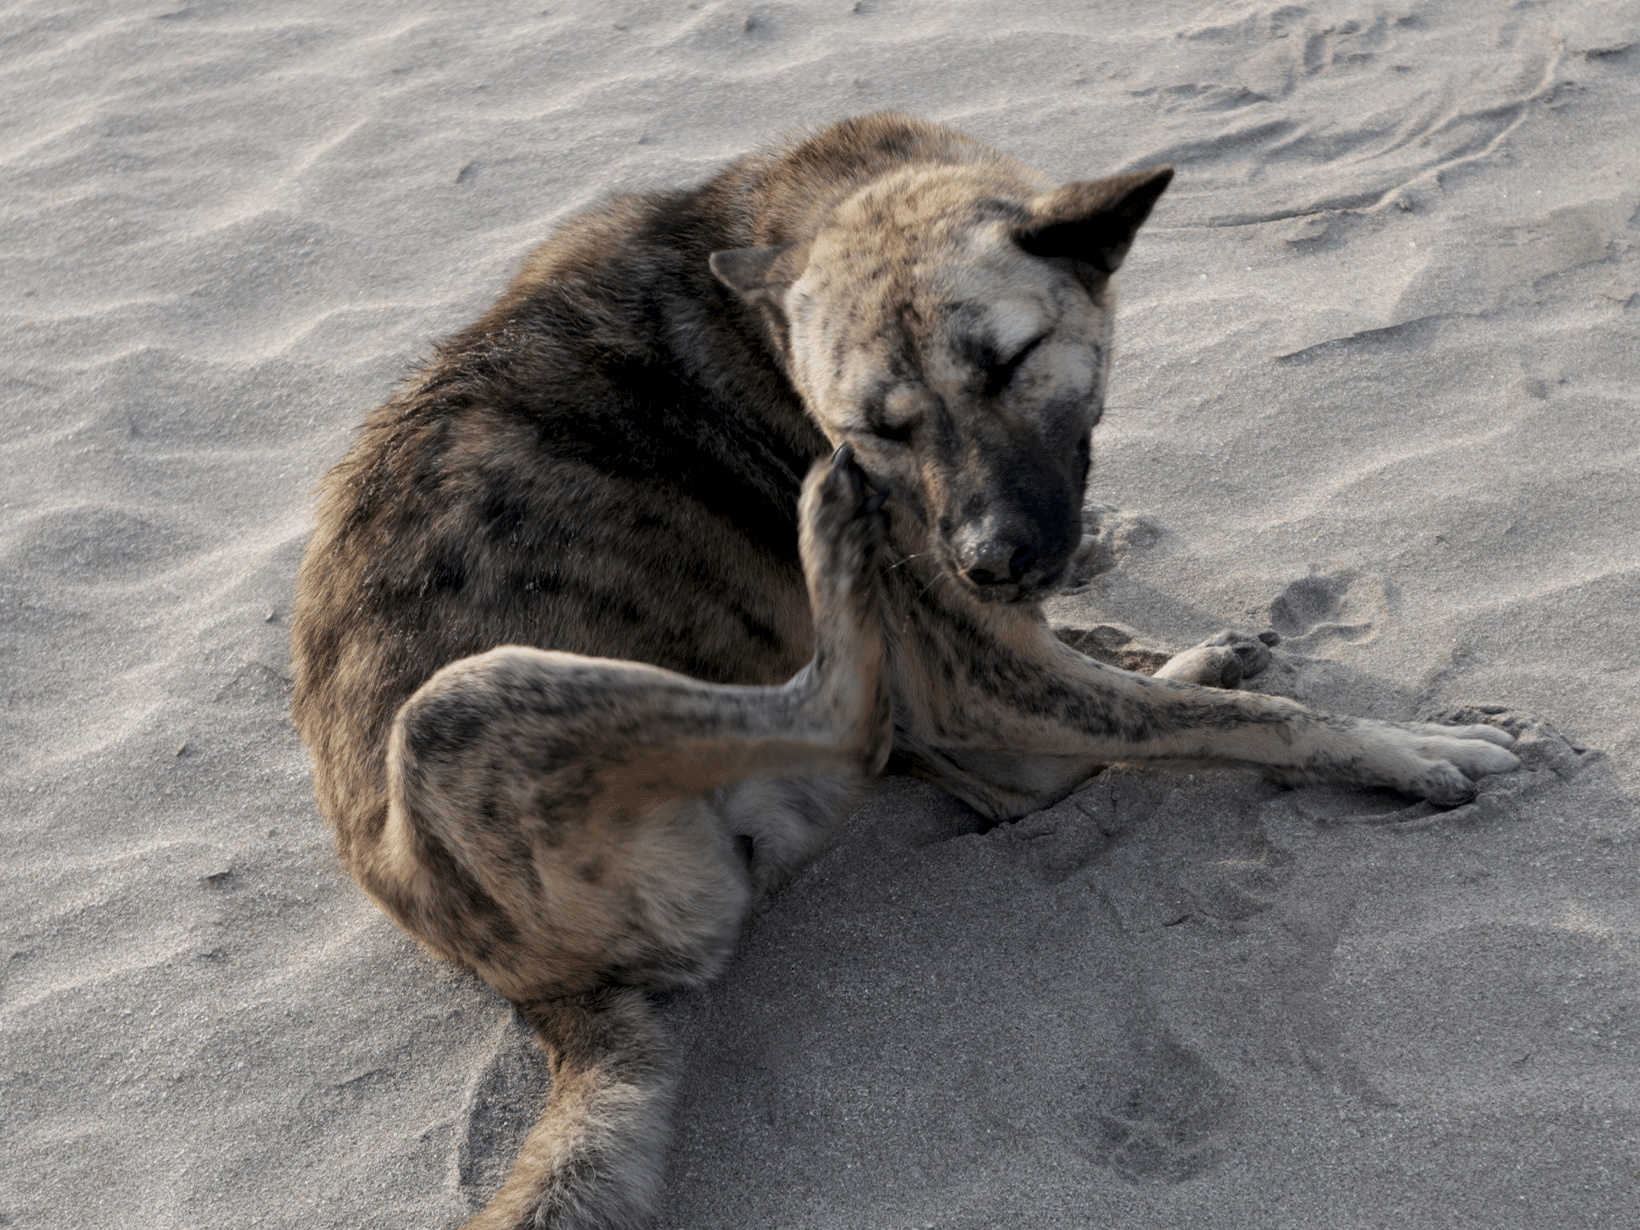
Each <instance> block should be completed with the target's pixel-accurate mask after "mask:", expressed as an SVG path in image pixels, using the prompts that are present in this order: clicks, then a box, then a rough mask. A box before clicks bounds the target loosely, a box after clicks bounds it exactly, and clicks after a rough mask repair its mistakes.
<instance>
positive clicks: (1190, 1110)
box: [1094, 1041, 1232, 1183]
mask: <svg viewBox="0 0 1640 1230" xmlns="http://www.w3.org/2000/svg"><path fill="white" fill-rule="evenodd" d="M1147 1058H1148V1062H1147V1063H1146V1065H1145V1066H1146V1069H1147V1070H1146V1071H1144V1072H1143V1073H1142V1074H1141V1075H1140V1079H1139V1080H1138V1081H1137V1083H1135V1084H1134V1086H1133V1088H1132V1089H1131V1090H1130V1091H1129V1093H1128V1095H1127V1096H1126V1098H1124V1099H1123V1100H1122V1101H1121V1103H1120V1104H1118V1105H1116V1106H1112V1107H1109V1108H1107V1109H1105V1110H1103V1111H1100V1112H1099V1113H1098V1114H1097V1115H1096V1116H1095V1128H1094V1150H1095V1154H1096V1156H1097V1157H1098V1158H1099V1160H1100V1161H1102V1162H1104V1163H1105V1164H1106V1165H1108V1166H1109V1167H1110V1168H1111V1169H1112V1170H1114V1171H1115V1172H1116V1173H1117V1174H1118V1175H1120V1176H1121V1177H1122V1178H1124V1179H1126V1180H1128V1181H1129V1182H1130V1183H1145V1182H1152V1183H1154V1182H1162V1183H1183V1182H1184V1181H1185V1180H1186V1179H1192V1178H1195V1177H1196V1176H1197V1175H1199V1174H1201V1173H1202V1172H1203V1171H1205V1170H1207V1169H1208V1168H1209V1167H1211V1166H1212V1165H1213V1164H1214V1162H1216V1161H1217V1160H1218V1156H1219V1152H1220V1145H1221V1138H1222V1135H1223V1128H1224V1126H1225V1125H1226V1123H1227V1122H1228V1120H1229V1118H1230V1116H1231V1113H1232V1106H1231V1101H1230V1095H1229V1090H1228V1088H1227V1087H1226V1085H1225V1083H1224V1080H1223V1078H1222V1077H1220V1076H1219V1074H1218V1073H1217V1072H1215V1071H1214V1070H1213V1069H1212V1068H1211V1067H1209V1066H1208V1065H1207V1064H1206V1063H1205V1062H1203V1061H1202V1060H1201V1059H1199V1058H1198V1057H1197V1056H1195V1055H1193V1054H1191V1052H1189V1051H1188V1050H1186V1049H1185V1048H1183V1047H1182V1046H1179V1045H1178V1044H1177V1043H1173V1042H1167V1041H1164V1042H1163V1043H1162V1045H1161V1046H1160V1047H1158V1048H1157V1050H1156V1051H1155V1053H1153V1054H1152V1055H1150V1056H1148V1057H1147Z"/></svg>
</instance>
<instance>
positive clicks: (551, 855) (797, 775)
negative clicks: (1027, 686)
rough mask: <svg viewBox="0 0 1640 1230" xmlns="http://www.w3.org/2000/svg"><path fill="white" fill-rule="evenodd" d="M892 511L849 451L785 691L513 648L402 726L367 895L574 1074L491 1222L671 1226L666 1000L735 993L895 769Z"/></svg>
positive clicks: (441, 692)
mask: <svg viewBox="0 0 1640 1230" xmlns="http://www.w3.org/2000/svg"><path fill="white" fill-rule="evenodd" d="M878 503H879V501H878V500H877V498H876V497H873V498H870V499H868V498H866V496H865V492H864V490H863V478H862V476H861V474H860V472H859V470H858V469H857V468H856V467H855V466H854V465H853V464H852V462H851V460H850V457H849V455H848V453H847V452H846V451H844V452H841V453H840V454H839V455H837V456H835V457H834V458H833V459H832V460H831V461H830V462H829V463H822V464H820V465H819V466H817V467H816V469H815V472H814V473H813V474H811V475H810V478H809V480H808V481H807V483H806V484H805V486H804V494H803V500H802V505H801V509H800V529H801V549H802V553H803V561H804V570H805V575H806V578H807V580H808V584H809V592H810V601H811V603H812V609H813V611H814V620H815V645H816V649H815V656H814V659H813V660H812V661H811V662H810V663H809V665H808V666H806V667H805V668H804V669H803V670H802V671H800V672H799V673H798V674H797V675H796V677H794V678H793V679H792V680H791V681H790V682H788V683H786V684H784V685H782V686H780V687H727V686H721V685H714V684H707V683H702V682H700V681H698V680H694V679H689V678H687V677H685V676H682V675H678V674H674V673H672V672H670V671H664V670H660V669H657V668H654V667H650V666H644V665H640V664H637V663H631V662H616V661H609V660H604V659H595V658H584V657H579V656H576V655H573V654H563V653H552V652H547V651H543V650H538V649H529V648H523V647H518V646H505V647H502V648H499V649H495V650H492V651H490V652H489V653H486V654H481V655H479V656H477V657H473V658H468V659H464V660H463V661H461V662H457V663H454V664H452V665H451V666H449V667H446V668H445V669H444V670H442V671H440V672H439V673H438V674H437V675H435V676H434V677H433V678H432V679H430V680H429V681H428V682H427V683H426V684H425V685H423V686H422V688H421V689H420V690H418V691H417V692H416V694H415V695H414V696H412V697H411V698H410V699H409V700H408V701H407V702H406V703H405V704H404V706H403V708H402V709H401V710H400V711H399V713H398V715H397V717H396V719H395V721H394V725H393V730H392V733H391V736H390V741H389V751H388V759H387V770H388V798H389V806H388V815H387V820H386V823H385V825H384V827H383V829H382V830H381V833H380V836H379V838H378V839H377V842H376V844H375V847H374V849H373V850H371V851H369V852H368V853H367V854H366V855H365V857H364V858H362V859H360V860H358V861H357V862H356V869H357V874H358V876H359V879H360V882H361V884H362V885H363V886H364V887H365V889H366V890H367V891H368V892H369V893H370V894H371V895H372V896H373V897H374V898H375V899H376V901H377V902H378V903H379V904H380V905H381V906H382V908H383V909H384V910H386V911H387V912H388V913H389V914H390V915H391V916H392V917H393V918H395V919H396V920H397V921H398V922H399V923H400V924H401V925H402V926H404V927H405V929H406V930H408V931H410V932H411V933H412V934H414V935H416V936H418V937H419V938H420V939H421V940H422V941H423V942H424V943H426V944H427V945H428V947H430V948H432V949H433V950H434V951H436V952H438V953H441V954H443V955H445V956H448V957H451V958H453V959H455V960H458V961H460V962H462V963H464V964H467V965H469V966H471V967H472V968H473V969H475V970H477V971H478V972H479V973H480V974H481V975H482V976H483V977H484V978H485V979H486V980H487V981H489V982H490V984H491V985H492V986H494V987H495V988H496V989H497V990H498V991H500V992H501V993H502V994H503V995H505V996H507V997H508V998H509V999H511V1000H513V1001H514V1003H516V1004H517V1005H518V1006H519V1008H520V1010H521V1011H522V1012H523V1013H524V1014H525V1015H526V1016H527V1017H528V1018H529V1019H530V1021H531V1023H532V1024H533V1025H534V1026H535V1028H536V1032H537V1035H538V1038H539V1040H540V1043H541V1046H542V1048H543V1050H544V1051H545V1052H546V1053H547V1055H548V1057H549V1059H550V1061H551V1063H552V1066H553V1072H554V1089H553V1093H552V1097H551V1099H550V1101H549V1103H548V1106H547V1108H546V1109H545V1111H544V1112H543V1115H542V1119H541V1121H540V1123H539V1124H537V1126H536V1128H535V1129H534V1131H533V1132H532V1133H531V1136H530V1138H529V1144H528V1145H527V1146H526V1148H525V1149H524V1151H523V1153H522V1155H521V1156H520V1158H519V1160H518V1163H517V1165H516V1166H515V1168H514V1171H513V1173H512V1176H511V1177H510V1178H509V1179H508V1181H507V1184H506V1186H505V1187H504V1188H503V1190H502V1192H501V1194H499V1195H498V1196H497V1197H496V1200H495V1202H493V1203H492V1205H491V1206H490V1207H489V1208H488V1209H486V1210H485V1211H484V1212H483V1213H481V1214H479V1216H478V1217H477V1218H476V1219H475V1220H474V1221H473V1222H471V1223H470V1225H471V1227H472V1228H473V1230H501V1228H503V1227H505V1228H506V1230H521V1228H523V1227H532V1228H533V1230H593V1228H594V1227H596V1228H598V1230H632V1228H636V1227H640V1226H643V1225H646V1224H647V1223H648V1219H649V1217H650V1215H651V1213H652V1211H653V1205H654V1201H655V1193H656V1181H657V1180H656V1176H657V1175H658V1173H659V1167H660V1166H661V1164H662V1156H663V1154H662V1151H661V1143H662V1138H663V1137H664V1135H665V1133H666V1121H667V1108H668V1105H669V1100H670V1088H671V1077H670V1075H669V1065H668V1061H667V1053H666V1047H665V1044H664V1041H663V1040H662V1038H661V1036H660V1033H659V1031H658V1029H657V1028H656V1027H655V1025H654V1024H653V1022H651V1021H650V1020H649V1016H648V1008H647V1005H646V1004H645V1002H644V998H643V991H644V990H646V989H656V988H662V987H667V986H676V985H686V984H695V983H699V982H702V981H704V980H705V979H707V978H709V977H710V976H712V975H713V974H714V973H715V972H716V971H717V970H718V969H719V968H720V967H721V966H722V964H723V962H724V961H725V960H726V959H727V957H728V954H729V952H730V950H731V947H732V945H733V942H734V939H735V936H736V934H737V932H738V929H739V926H740V922H741V919H742V918H743V916H744V913H745V911H746V909H747V907H748V905H749V903H750V901H751V900H752V898H753V896H754V894H755V892H756V891H757V890H758V889H759V888H762V887H765V886H766V885H767V884H768V883H771V882H772V881H773V880H774V879H777V878H779V877H780V876H781V875H783V874H784V873H785V872H786V871H787V870H789V868H790V866H792V865H793V864H794V863H796V862H799V861H801V860H802V859H803V858H805V857H807V856H808V855H809V854H812V852H813V848H814V846H815V845H816V844H817V842H818V840H819V838H821V837H823V836H824V834H825V833H826V832H827V831H829V829H830V828H831V827H833V826H834V824H835V823H836V821H837V820H839V819H840V818H841V815H842V813H844V812H846V810H847V808H848V806H849V804H850V802H851V801H852V798H853V795H854V793H855V791H856V790H857V788H858V785H859V784H860V783H863V782H864V781H865V780H866V779H867V778H868V777H869V776H870V775H871V774H873V773H875V772H876V771H877V770H878V769H879V768H881V766H882V763H883V761H884V760H885V759H886V758H887V756H888V751H889V746H890V742H891V739H892V728H891V723H890V704H889V692H888V684H887V681H886V678H885V675H884V669H883V651H882V631H881V609H880V591H879V581H878V554H879V551H880V548H881V545H882V541H883V536H884V526H883V518H882V514H881V512H880V511H879V509H878ZM809 778H812V785H813V789H812V790H811V791H809V792H807V793H806V794H805V791H804V786H805V785H807V784H809V782H808V780H806V779H809Z"/></svg>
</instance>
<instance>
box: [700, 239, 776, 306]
mask: <svg viewBox="0 0 1640 1230" xmlns="http://www.w3.org/2000/svg"><path fill="white" fill-rule="evenodd" d="M792 247H793V245H792V244H789V243H783V244H781V245H780V246H779V247H777V248H730V249H729V250H728V251H726V252H714V253H712V255H711V258H710V260H709V261H708V262H707V263H708V264H710V265H711V267H712V275H713V276H714V277H716V278H717V280H718V281H719V282H722V283H723V284H724V285H725V286H727V287H728V288H729V289H730V290H732V291H734V292H735V294H737V295H739V296H740V297H741V298H742V299H744V300H746V302H747V303H767V304H769V305H770V306H772V307H779V306H780V292H781V291H783V290H785V289H786V288H787V287H788V286H790V285H791V284H792V278H791V277H790V276H789V274H788V273H787V271H786V270H785V269H784V268H783V267H780V265H781V262H780V258H781V257H782V256H784V255H786V253H787V252H790V251H791V250H792Z"/></svg>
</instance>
